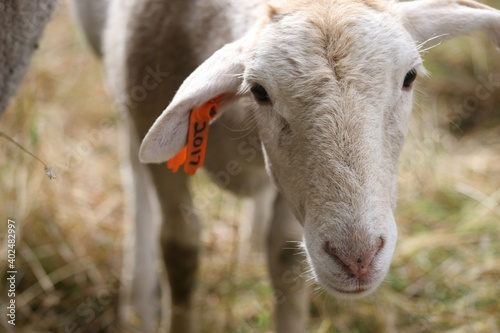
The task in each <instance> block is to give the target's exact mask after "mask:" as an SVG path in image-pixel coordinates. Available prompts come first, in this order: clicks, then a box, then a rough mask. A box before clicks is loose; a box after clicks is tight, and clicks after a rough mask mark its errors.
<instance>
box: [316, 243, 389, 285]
mask: <svg viewBox="0 0 500 333" xmlns="http://www.w3.org/2000/svg"><path fill="white" fill-rule="evenodd" d="M384 245H385V240H384V238H383V237H379V239H378V240H377V241H376V242H375V244H373V246H372V247H371V249H369V250H365V251H363V252H362V253H358V255H357V256H356V255H353V256H351V255H350V254H348V253H344V252H342V251H339V250H338V249H337V248H336V247H334V246H333V245H332V244H331V243H330V242H329V241H326V242H325V243H324V244H323V250H324V251H325V252H326V253H327V254H328V255H329V256H330V257H331V258H332V259H333V260H334V262H335V263H336V264H337V265H338V266H339V267H340V268H341V269H342V270H343V271H344V272H345V273H347V278H348V279H353V278H355V277H357V278H362V277H365V276H366V275H369V274H370V272H371V271H372V270H373V267H372V263H373V261H374V259H375V258H376V257H377V256H378V254H379V253H380V252H381V251H382V249H383V248H384ZM359 254H360V255H359Z"/></svg>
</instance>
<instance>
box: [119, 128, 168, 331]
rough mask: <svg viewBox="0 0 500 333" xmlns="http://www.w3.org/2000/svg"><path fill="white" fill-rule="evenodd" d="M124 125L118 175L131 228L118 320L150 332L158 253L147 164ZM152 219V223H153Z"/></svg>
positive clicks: (156, 299)
mask: <svg viewBox="0 0 500 333" xmlns="http://www.w3.org/2000/svg"><path fill="white" fill-rule="evenodd" d="M127 125H128V131H124V132H126V133H125V135H123V141H124V142H128V148H129V154H128V158H129V163H127V164H126V163H123V164H122V178H123V184H124V188H125V192H126V193H127V195H128V198H127V199H128V201H129V202H128V204H127V205H126V207H127V209H128V210H129V211H128V214H127V215H128V216H129V217H131V218H132V222H133V223H132V228H131V229H130V230H129V231H128V233H127V234H126V235H125V239H124V252H125V256H124V263H123V274H122V276H123V279H122V283H123V287H122V290H121V295H120V296H121V300H120V323H121V325H122V326H124V327H122V328H123V329H126V328H129V329H132V328H136V329H138V330H140V331H141V332H154V331H155V329H156V326H157V325H156V324H157V319H158V315H159V309H161V307H160V303H159V292H158V272H157V268H156V267H157V266H156V264H155V261H156V258H158V256H159V254H158V253H159V251H158V249H157V246H156V244H157V238H156V237H155V234H156V233H155V229H156V228H155V225H158V224H159V221H155V220H154V218H155V216H158V215H159V214H157V213H156V212H155V210H154V208H155V206H154V204H155V201H154V196H153V193H151V191H150V190H151V188H152V187H151V177H150V175H149V172H148V170H147V166H146V165H144V164H141V163H139V161H138V159H137V158H136V156H137V152H138V149H139V143H140V142H139V140H138V138H137V135H136V133H135V130H133V129H132V124H127ZM154 222H156V223H154Z"/></svg>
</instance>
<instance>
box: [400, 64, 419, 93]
mask: <svg viewBox="0 0 500 333" xmlns="http://www.w3.org/2000/svg"><path fill="white" fill-rule="evenodd" d="M416 78H417V71H416V70H415V69H412V70H411V71H409V72H408V73H406V76H405V80H404V81H403V89H405V90H409V89H411V86H412V85H413V81H415V79H416Z"/></svg>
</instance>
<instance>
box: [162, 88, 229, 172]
mask: <svg viewBox="0 0 500 333" xmlns="http://www.w3.org/2000/svg"><path fill="white" fill-rule="evenodd" d="M220 99H221V96H218V97H216V98H213V99H211V100H209V101H208V102H206V103H205V104H203V105H202V106H200V107H197V108H194V109H193V110H191V114H190V116H189V130H188V138H187V144H186V146H185V147H184V148H182V150H181V151H180V152H179V153H177V155H175V156H174V157H172V158H171V159H170V160H169V161H168V162H167V168H169V169H170V170H172V172H177V171H178V170H179V167H180V166H181V165H184V172H185V173H187V174H189V175H191V176H192V175H194V174H195V173H196V170H198V169H199V168H201V167H202V166H203V162H205V153H206V151H207V140H208V127H209V125H210V120H212V119H214V118H215V116H216V115H217V103H218V101H219V100H220Z"/></svg>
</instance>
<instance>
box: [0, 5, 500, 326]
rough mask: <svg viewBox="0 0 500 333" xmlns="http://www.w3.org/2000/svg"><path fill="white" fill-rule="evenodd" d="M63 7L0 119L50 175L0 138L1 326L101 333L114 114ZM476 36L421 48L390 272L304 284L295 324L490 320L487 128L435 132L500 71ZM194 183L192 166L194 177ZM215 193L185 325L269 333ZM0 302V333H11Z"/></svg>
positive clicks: (265, 309)
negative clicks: (9, 251)
mask: <svg viewBox="0 0 500 333" xmlns="http://www.w3.org/2000/svg"><path fill="white" fill-rule="evenodd" d="M497 4H498V2H497ZM67 16H68V15H67V11H66V9H65V8H61V9H60V10H59V11H58V13H57V14H56V17H55V20H54V21H53V22H52V23H51V24H50V25H49V27H48V29H47V31H46V34H45V38H44V40H43V41H42V43H41V45H40V49H39V50H38V52H37V54H36V57H35V58H34V59H33V64H32V67H31V71H30V73H29V74H28V77H27V79H26V80H25V83H24V85H23V88H22V90H21V91H20V93H19V94H18V95H17V98H16V99H15V101H14V103H12V105H11V107H10V109H9V110H8V111H7V113H6V114H5V115H4V117H3V118H2V121H1V123H0V131H4V132H6V133H8V134H10V135H11V136H13V137H14V138H15V139H16V140H17V141H18V142H21V143H22V144H23V145H24V146H26V147H28V148H29V149H30V150H31V151H33V152H35V153H36V154H37V155H38V156H40V157H41V158H42V159H43V160H44V161H45V162H47V163H48V164H50V165H52V166H54V167H56V168H57V170H58V179H57V180H52V181H51V180H49V179H47V177H46V176H45V174H44V170H43V166H41V165H40V164H39V163H38V162H37V161H35V160H33V159H32V158H31V157H29V156H28V155H26V154H25V153H23V152H22V151H20V150H19V149H17V148H16V147H15V146H13V145H11V144H9V143H8V142H7V141H0V144H1V147H2V149H1V152H0V177H1V184H2V186H1V188H0V197H1V198H2V200H1V202H0V211H1V216H0V217H1V219H2V223H1V224H0V225H1V227H0V245H1V249H2V250H1V253H2V254H1V257H2V260H0V269H1V271H2V272H6V271H7V267H6V265H5V261H4V260H3V258H4V257H5V250H4V249H6V238H5V237H4V235H5V234H6V233H5V230H6V225H7V218H8V217H11V218H13V219H14V220H16V221H17V224H18V228H17V233H18V241H17V259H16V266H17V270H18V279H19V284H18V286H17V295H16V302H17V306H18V308H17V321H16V324H17V325H16V332H36V331H39V332H41V331H43V332H77V331H78V330H77V329H80V330H81V331H78V332H112V331H113V329H112V324H113V322H114V321H115V314H116V302H117V297H118V288H119V285H120V282H119V277H120V269H121V251H122V249H121V239H122V235H123V233H124V232H126V226H127V222H126V221H127V218H126V217H125V215H124V200H123V193H122V188H121V185H120V174H119V165H120V163H119V155H118V147H119V145H120V143H119V139H118V129H119V127H120V125H121V124H120V123H121V121H120V119H119V117H117V116H116V115H115V113H114V111H112V106H113V105H112V103H111V101H110V100H109V98H108V97H107V95H106V93H105V89H104V83H103V82H104V80H103V74H102V70H101V68H100V65H99V63H98V61H96V60H95V59H94V58H93V57H92V55H91V54H90V53H89V51H88V49H87V48H86V46H85V44H84V43H83V41H82V40H81V39H80V37H79V36H78V35H77V33H76V32H75V29H74V27H73V26H72V24H71V23H70V20H69V18H68V17H67ZM487 45H488V44H487V43H486V42H485V41H484V40H482V39H478V38H474V39H470V38H469V39H461V40H459V41H458V42H455V43H447V44H446V45H444V46H442V47H441V48H440V49H435V50H432V51H430V52H429V54H428V57H427V62H428V67H430V68H431V71H432V72H433V73H434V75H433V76H434V77H433V78H432V80H428V79H423V80H421V81H420V82H421V86H422V88H421V90H423V91H424V93H423V94H422V95H423V96H421V98H420V100H421V102H420V105H421V106H420V107H418V108H417V109H416V111H415V113H414V119H413V121H412V125H411V129H410V136H409V139H408V141H407V144H406V146H405V151H404V153H403V155H402V158H401V164H400V166H401V167H400V170H401V172H400V200H399V208H398V210H397V220H398V223H399V230H400V240H399V244H398V248H397V252H396V255H395V258H394V261H393V265H392V269H391V272H390V275H389V276H388V277H387V281H386V283H385V284H384V285H383V286H382V287H381V288H380V290H379V291H378V292H377V294H376V295H374V296H372V297H371V298H369V299H367V300H364V301H356V302H347V303H346V302H339V301H336V300H334V299H332V298H330V297H328V296H325V295H323V294H321V295H316V296H315V297H314V300H313V302H312V305H311V317H312V319H311V322H310V329H309V332H315V333H326V332H408V333H413V332H485V333H486V332H488V333H490V332H499V331H500V321H499V313H500V303H499V301H498V300H499V299H500V288H498V281H500V224H499V221H500V205H499V202H500V190H499V189H500V127H499V126H498V123H494V122H492V121H491V119H493V118H491V117H490V116H482V117H483V118H484V119H487V122H486V123H485V122H484V121H483V125H482V126H481V127H479V128H478V127H477V126H476V127H467V131H468V133H469V134H468V135H467V136H464V137H460V138H457V136H453V135H450V134H449V132H448V131H447V130H445V129H444V128H443V127H446V126H447V125H448V124H449V122H448V121H443V117H442V116H443V114H452V113H449V111H446V108H451V109H452V112H455V113H454V114H455V115H454V116H451V118H452V119H453V121H454V123H459V122H460V120H462V119H465V118H466V117H471V116H472V114H475V113H477V112H476V111H474V112H465V113H464V112H461V111H457V110H460V105H462V104H463V103H466V101H467V100H468V99H467V98H473V97H474V96H475V94H476V92H475V89H476V88H477V87H478V86H479V85H480V84H481V81H480V80H479V79H478V78H480V77H483V78H488V75H489V74H496V75H497V76H498V75H499V73H500V57H499V53H496V51H495V50H493V48H490V47H488V46H487ZM471 51H472V52H471ZM439 59H442V61H439ZM499 84H500V80H499ZM453 89H459V90H457V91H453ZM450 91H452V92H453V94H451V95H450ZM499 96H500V87H498V86H497V87H496V88H495V90H494V91H493V92H492V93H491V95H490V96H489V97H488V98H485V99H482V100H480V102H481V104H478V105H477V106H474V107H475V108H476V109H477V110H479V111H481V110H483V111H484V110H486V111H485V112H486V115H488V112H490V113H491V112H492V111H495V112H497V114H498V111H499V108H500V101H499ZM457 105H458V106H457ZM450 106H451V107H450ZM479 111H478V112H479ZM457 112H458V115H459V116H456V114H457ZM479 113H480V114H484V113H483V112H479ZM449 118H450V117H449ZM479 120H480V119H479ZM477 122H478V121H475V123H477ZM443 124H445V125H446V126H443ZM206 181H207V180H206V179H205V178H204V177H203V175H201V176H200V177H197V183H196V186H206V184H207V183H206ZM200 200H202V198H201V199H200ZM215 202H216V204H212V205H211V207H214V208H213V209H211V210H210V211H208V212H205V216H204V218H205V220H206V223H205V225H206V228H205V230H204V234H203V241H204V250H203V263H202V268H201V274H202V275H203V277H204V278H203V281H201V283H200V286H199V288H198V294H197V295H198V303H197V307H198V309H199V310H200V311H199V313H200V314H199V317H200V323H201V324H200V327H201V328H202V331H203V332H271V331H272V315H271V314H270V313H271V309H272V305H273V301H272V290H271V288H270V286H269V283H268V280H267V276H266V273H265V265H264V263H263V261H262V260H261V259H259V260H253V259H252V258H253V257H255V256H248V257H245V256H242V255H241V253H243V254H244V253H245V249H244V248H245V247H246V246H247V245H246V243H244V242H241V241H239V240H240V235H241V234H242V230H241V228H243V227H245V225H244V224H239V223H238V222H239V221H240V220H241V219H244V216H245V209H244V204H243V203H242V202H241V201H239V200H237V199H235V198H234V197H232V196H230V195H229V194H227V193H222V192H221V193H219V194H218V195H217V200H215ZM2 276H6V273H5V275H4V273H2ZM5 281H6V279H5V278H2V281H1V282H0V284H1V286H2V290H4V286H5ZM2 296H5V294H4V293H2ZM5 299H6V298H5V297H2V299H1V302H0V303H1V304H0V308H1V309H5V307H4V305H5V303H4V301H5ZM1 313H2V316H1V317H0V318H1V319H0V323H1V325H0V326H3V328H2V329H0V330H4V329H5V328H6V329H7V332H9V330H10V331H12V332H13V330H11V326H9V325H7V324H6V316H5V315H4V310H2V311H1Z"/></svg>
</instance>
